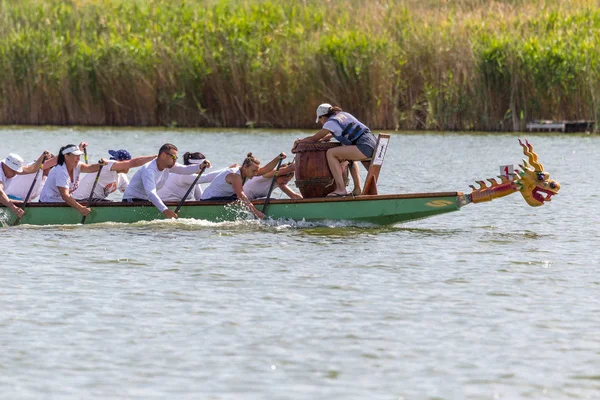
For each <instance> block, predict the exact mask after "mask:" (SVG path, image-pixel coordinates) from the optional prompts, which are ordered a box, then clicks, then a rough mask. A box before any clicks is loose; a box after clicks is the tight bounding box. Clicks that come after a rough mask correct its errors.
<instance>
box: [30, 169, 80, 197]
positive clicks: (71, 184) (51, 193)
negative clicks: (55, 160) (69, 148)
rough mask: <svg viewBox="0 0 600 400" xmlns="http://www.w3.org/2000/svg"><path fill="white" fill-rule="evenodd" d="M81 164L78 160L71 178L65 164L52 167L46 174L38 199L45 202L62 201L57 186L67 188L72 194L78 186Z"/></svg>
mask: <svg viewBox="0 0 600 400" xmlns="http://www.w3.org/2000/svg"><path fill="white" fill-rule="evenodd" d="M81 164H82V163H81V162H80V163H79V164H77V165H76V166H75V168H73V180H71V177H69V171H68V170H67V164H63V165H57V166H56V167H54V168H52V170H51V171H50V173H49V174H48V179H46V183H45V184H44V188H43V189H42V193H41V194H40V201H42V202H45V203H64V200H63V198H62V197H61V195H60V192H59V191H58V188H59V187H61V188H65V189H68V190H69V193H70V194H73V192H74V191H75V190H76V189H77V187H79V174H80V172H81Z"/></svg>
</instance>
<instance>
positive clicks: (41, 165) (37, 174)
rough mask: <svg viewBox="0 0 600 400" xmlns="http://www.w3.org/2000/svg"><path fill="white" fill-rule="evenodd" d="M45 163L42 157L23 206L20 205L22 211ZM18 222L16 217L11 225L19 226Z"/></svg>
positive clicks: (18, 218) (19, 220)
mask: <svg viewBox="0 0 600 400" xmlns="http://www.w3.org/2000/svg"><path fill="white" fill-rule="evenodd" d="M45 161H46V157H45V156H44V158H43V159H42V164H40V169H38V170H37V172H36V173H35V176H34V177H33V182H32V183H31V186H30V187H29V191H28V192H27V196H25V200H23V204H22V205H21V209H22V210H23V211H24V210H25V207H27V203H29V199H30V198H31V193H32V192H33V188H34V187H35V183H36V182H37V180H38V177H39V176H40V171H41V170H43V169H44V162H45ZM19 222H21V218H20V217H17V219H16V220H15V223H14V224H13V225H19Z"/></svg>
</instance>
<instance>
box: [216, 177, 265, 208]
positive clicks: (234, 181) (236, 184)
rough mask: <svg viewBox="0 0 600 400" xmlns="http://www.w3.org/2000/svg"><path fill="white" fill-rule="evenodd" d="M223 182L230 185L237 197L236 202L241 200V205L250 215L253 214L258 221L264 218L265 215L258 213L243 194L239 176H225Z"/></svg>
mask: <svg viewBox="0 0 600 400" xmlns="http://www.w3.org/2000/svg"><path fill="white" fill-rule="evenodd" d="M225 180H226V181H227V183H230V184H231V186H232V188H233V190H234V191H235V194H236V195H237V198H238V200H241V201H242V203H244V204H245V205H246V206H247V207H248V208H249V209H250V211H251V212H252V214H254V215H255V216H256V217H257V218H260V219H264V218H265V214H263V213H262V212H260V211H258V209H257V208H256V207H255V206H254V204H252V202H251V201H250V200H249V199H248V197H247V196H246V193H244V188H243V185H242V177H241V176H239V175H237V174H229V175H227V178H225Z"/></svg>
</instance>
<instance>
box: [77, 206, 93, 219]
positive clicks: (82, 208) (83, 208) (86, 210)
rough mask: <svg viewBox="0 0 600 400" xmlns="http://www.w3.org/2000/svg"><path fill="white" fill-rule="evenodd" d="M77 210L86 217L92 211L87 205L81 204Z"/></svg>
mask: <svg viewBox="0 0 600 400" xmlns="http://www.w3.org/2000/svg"><path fill="white" fill-rule="evenodd" d="M78 211H79V213H80V214H81V215H83V216H84V217H87V216H88V215H89V214H90V213H91V212H92V209H91V208H89V207H84V206H81V208H80V209H79V210H78Z"/></svg>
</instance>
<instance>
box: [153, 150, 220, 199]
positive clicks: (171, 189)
mask: <svg viewBox="0 0 600 400" xmlns="http://www.w3.org/2000/svg"><path fill="white" fill-rule="evenodd" d="M205 159H206V157H204V154H202V153H200V152H198V151H197V152H194V153H190V152H186V153H184V154H183V164H184V165H192V164H196V165H198V164H202V163H203V162H204V160H205ZM222 171H223V170H222V169H218V170H215V171H211V172H207V171H204V173H203V174H202V176H201V177H200V178H199V179H198V181H197V182H196V186H195V187H194V189H193V190H192V191H191V192H190V194H189V195H188V197H187V198H186V199H185V201H192V200H197V201H199V200H201V196H202V192H203V189H202V186H201V184H202V183H210V182H212V180H213V179H214V178H215V177H216V176H217V175H219V174H220V173H221V172H222ZM196 177H197V175H196V174H193V175H179V174H171V175H169V179H167V182H165V185H164V186H163V187H162V188H160V190H158V192H157V193H158V197H160V199H161V200H162V201H163V202H167V201H181V199H182V198H183V196H185V194H186V193H187V191H188V189H189V188H190V186H191V185H192V183H194V181H195V180H196Z"/></svg>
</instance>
